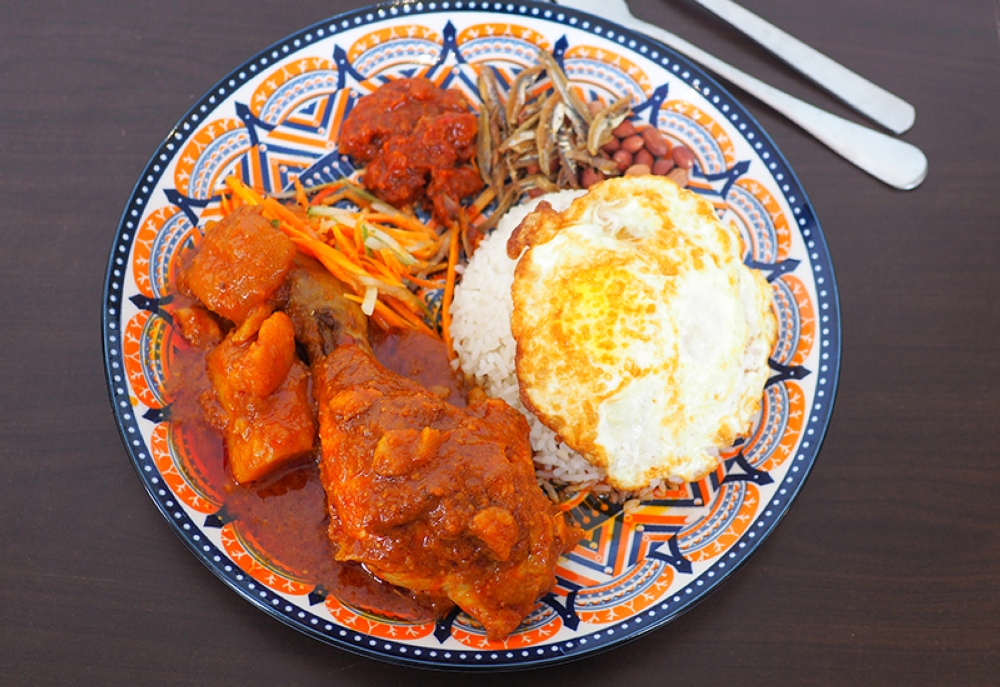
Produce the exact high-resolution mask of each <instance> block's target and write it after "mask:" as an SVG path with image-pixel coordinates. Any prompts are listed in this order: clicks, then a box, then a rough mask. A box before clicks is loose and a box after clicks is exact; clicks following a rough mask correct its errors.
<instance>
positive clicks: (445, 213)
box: [339, 78, 483, 220]
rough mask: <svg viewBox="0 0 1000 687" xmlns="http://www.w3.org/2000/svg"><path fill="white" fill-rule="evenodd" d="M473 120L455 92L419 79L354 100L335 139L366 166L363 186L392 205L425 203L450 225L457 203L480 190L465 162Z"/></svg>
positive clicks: (472, 135) (470, 150)
mask: <svg viewBox="0 0 1000 687" xmlns="http://www.w3.org/2000/svg"><path fill="white" fill-rule="evenodd" d="M476 132H477V122H476V115H475V114H473V113H472V112H470V111H469V104H468V102H467V101H466V99H465V96H463V95H462V94H461V93H460V92H459V91H454V90H442V89H440V88H438V87H437V86H435V85H434V83H433V82H431V81H429V80H428V79H424V78H415V79H399V80H398V81H392V82H390V83H387V84H385V85H384V86H382V87H381V88H379V89H378V90H376V91H375V92H374V93H371V94H370V95H366V96H365V97H363V98H361V99H360V100H358V102H357V104H356V105H355V106H354V109H353V110H352V111H351V113H350V114H349V115H348V117H347V120H346V121H345V122H344V125H343V128H342V129H341V132H340V142H339V150H340V152H341V153H345V154H347V155H350V156H352V157H353V158H354V159H355V160H356V161H357V162H360V163H362V164H366V163H367V165H368V167H367V169H366V170H365V174H364V179H363V180H364V185H365V187H366V188H367V189H368V190H369V191H371V192H372V193H374V194H375V195H376V196H378V197H379V198H381V199H382V200H384V201H386V202H387V203H389V204H391V205H395V206H400V207H401V206H404V205H411V204H414V203H416V202H418V201H421V200H424V199H426V200H427V201H429V203H430V205H431V206H432V207H433V211H434V215H435V216H436V217H438V218H439V219H442V220H449V219H453V218H454V217H455V216H456V214H457V212H458V208H459V201H460V200H461V199H462V198H464V197H465V196H468V195H470V194H472V193H476V192H477V191H479V190H481V189H482V188H483V181H482V179H481V178H480V176H479V172H478V171H477V170H476V169H475V167H473V166H472V164H471V163H470V160H471V159H472V157H473V156H474V155H475V150H476Z"/></svg>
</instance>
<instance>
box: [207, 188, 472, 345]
mask: <svg viewBox="0 0 1000 687" xmlns="http://www.w3.org/2000/svg"><path fill="white" fill-rule="evenodd" d="M225 185H226V190H225V191H224V192H223V193H222V209H223V211H225V212H226V213H229V212H232V211H233V210H234V209H235V208H237V207H238V206H240V205H255V206H256V205H259V206H261V209H262V211H263V214H264V217H266V218H267V219H268V220H270V221H271V223H272V224H274V226H275V227H277V228H278V229H280V230H281V231H283V232H284V233H285V234H286V235H287V236H288V237H289V238H290V239H291V240H292V241H293V242H294V243H295V245H296V246H297V247H298V249H299V250H300V251H301V252H302V253H304V254H306V255H309V256H311V257H313V258H315V259H316V260H318V261H319V262H320V263H322V264H323V266H324V267H326V269H328V270H329V271H330V273H331V274H333V275H334V276H335V277H337V278H338V279H339V280H340V281H342V282H344V284H346V285H347V286H348V287H349V288H350V289H351V293H348V294H346V297H347V298H349V299H351V300H354V301H356V302H357V303H360V304H361V309H362V311H363V312H364V313H365V314H366V315H368V316H369V317H371V318H372V320H373V321H374V322H375V323H376V324H377V325H378V326H380V327H381V328H383V329H385V330H392V329H397V330H398V329H404V330H405V329H416V330H419V331H422V332H424V333H426V334H430V335H433V336H443V338H444V339H445V342H446V343H447V347H448V354H449V356H452V355H454V353H453V349H452V346H451V341H450V338H449V336H448V329H449V324H450V319H451V318H450V315H449V307H450V304H451V299H452V295H453V294H454V289H455V281H456V277H457V269H456V268H457V266H458V255H459V242H460V238H462V237H460V235H465V234H467V232H468V224H467V221H466V219H465V215H464V213H461V214H460V216H459V219H458V221H457V222H455V223H453V224H451V225H450V226H448V227H446V228H444V229H443V231H441V232H440V233H439V231H438V230H437V229H436V228H435V227H434V226H432V225H428V224H424V223H423V222H421V221H420V219H419V218H418V217H417V216H416V215H414V214H411V213H408V212H404V211H402V210H398V209H396V208H394V207H392V206H391V205H388V204H387V203H385V202H383V201H381V200H379V199H378V198H376V197H375V196H373V195H372V194H371V193H369V192H368V191H366V190H365V189H364V188H362V187H361V186H359V185H357V184H355V183H353V182H351V181H349V180H347V179H341V180H338V181H336V182H333V183H330V184H324V185H321V186H316V187H312V188H310V189H308V190H307V189H305V188H304V187H303V186H302V184H301V183H300V182H299V181H298V180H296V181H295V189H296V192H295V194H294V200H295V203H294V205H285V204H283V203H281V202H279V200H278V199H277V198H275V197H274V196H270V195H267V194H264V193H261V192H259V191H256V190H254V189H252V188H250V187H249V186H247V185H246V184H244V183H243V182H242V181H240V180H239V179H237V178H236V177H234V176H229V177H227V178H226V180H225ZM345 200H346V201H350V202H351V203H352V204H353V205H355V206H356V207H357V208H358V209H357V210H353V209H347V208H343V207H337V203H340V202H341V201H345ZM418 288H425V289H443V290H444V294H443V297H442V302H441V330H442V331H441V332H440V333H439V332H438V331H437V330H436V328H435V327H434V326H433V325H431V324H428V322H430V321H432V318H431V313H430V312H429V310H428V307H427V305H426V304H425V303H424V301H423V300H421V299H420V298H419V297H418V296H417V294H416V293H414V289H418Z"/></svg>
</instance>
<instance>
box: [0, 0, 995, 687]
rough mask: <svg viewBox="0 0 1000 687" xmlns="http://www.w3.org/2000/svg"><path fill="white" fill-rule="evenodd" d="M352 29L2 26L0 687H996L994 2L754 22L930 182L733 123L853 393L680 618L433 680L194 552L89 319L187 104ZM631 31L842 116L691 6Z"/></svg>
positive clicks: (109, 14) (645, 6)
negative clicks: (876, 173)
mask: <svg viewBox="0 0 1000 687" xmlns="http://www.w3.org/2000/svg"><path fill="white" fill-rule="evenodd" d="M360 4H361V3H360V2H353V1H351V0H334V1H333V2H314V1H312V0H304V1H301V2H298V3H294V4H288V3H253V2H251V3H246V2H235V1H233V0H225V1H209V2H204V1H202V2H196V1H194V0H178V1H175V2H169V3H163V2H150V1H146V2H124V1H118V2H87V3H70V2H54V1H46V2H28V1H26V0H23V1H20V2H17V1H12V0H7V1H6V2H0V16H2V17H3V19H2V20H0V205H2V213H0V466H2V467H0V684H4V685H57V684H101V685H141V684H155V685H207V684H210V685H215V686H222V685H252V684H269V683H272V684H281V685H329V684H345V685H395V684H407V685H412V686H414V687H416V686H418V685H430V684H434V685H442V684H445V685H453V684H454V685H458V684H472V683H473V682H475V683H476V684H481V685H500V684H507V683H509V682H510V681H512V680H517V681H518V683H519V684H523V685H526V686H530V685H542V684H545V685H552V684H569V683H577V684H588V685H592V684H601V685H603V684H612V683H615V684H626V683H627V684H630V685H635V686H637V687H638V686H644V685H663V684H668V683H669V684H678V685H680V684H692V685H701V684H714V685H719V684H731V685H742V686H747V685H797V686H798V685H859V684H879V685H896V684H899V685H944V684H947V685H995V684H997V683H1000V516H998V515H997V512H998V507H1000V450H998V448H997V447H998V446H1000V344H998V342H1000V270H998V265H997V258H998V256H1000V193H998V192H997V185H998V181H1000V135H998V134H997V130H996V126H997V124H996V122H997V112H998V111H1000V41H998V36H997V20H996V11H995V3H994V2H988V1H987V0H978V1H976V0H960V1H955V2H941V1H940V0H836V1H834V0H822V1H821V0H744V4H745V5H746V6H747V7H748V8H750V9H752V10H754V11H755V12H757V13H759V14H760V15H762V16H764V17H766V18H768V19H770V20H771V21H773V22H774V23H776V24H778V25H779V26H781V27H782V28H784V29H785V30H787V31H789V32H791V33H793V34H795V35H796V36H798V37H799V38H801V39H803V40H805V41H806V42H808V43H810V44H812V45H814V46H815V47H817V48H819V49H821V50H823V51H825V52H827V53H828V54H829V55H830V56H832V57H834V58H835V59H837V60H839V61H841V62H843V63H845V64H847V65H848V66H850V67H852V68H854V69H856V70H857V71H859V72H861V73H863V74H865V75H866V76H868V77H869V78H871V79H872V80H874V81H875V82H877V83H879V84H881V85H883V86H885V87H887V88H888V89H890V90H892V91H893V92H895V93H897V94H898V95H900V96H902V97H904V98H906V99H908V100H909V101H910V102H912V103H913V104H914V105H915V106H916V108H917V123H916V125H915V126H914V128H913V129H912V130H911V131H910V132H908V133H907V134H906V135H905V136H904V138H905V139H906V140H908V141H910V142H912V143H914V144H916V145H918V146H920V147H921V148H923V150H924V151H925V152H926V154H927V156H928V158H929V159H930V175H929V177H928V180H927V181H926V182H925V183H924V185H923V186H921V187H920V188H919V189H917V190H915V191H912V192H908V193H902V192H896V191H893V190H891V189H889V188H887V187H885V186H883V185H881V184H880V183H879V182H877V181H875V180H873V179H870V178H868V177H867V176H865V175H864V174H863V173H861V172H859V171H857V170H856V169H854V168H853V167H851V166H849V165H848V164H846V163H844V162H843V161H842V160H841V159H840V158H838V157H837V156H836V155H835V154H833V153H831V152H830V151H828V150H827V149H826V148H824V147H823V146H821V145H820V144H818V143H816V142H815V141H813V140H812V139H810V138H809V137H808V136H807V135H806V134H803V133H802V132H800V131H799V130H798V129H796V128H795V127H794V126H792V125H790V124H788V123H787V122H786V121H784V120H783V119H781V118H780V117H779V116H778V115H775V114H774V113H772V112H770V111H769V110H767V109H766V108H764V107H763V106H760V105H759V104H757V103H756V102H754V101H753V100H751V99H749V98H742V99H743V100H744V102H745V103H746V104H747V106H748V108H749V109H750V110H751V111H752V113H753V114H754V115H755V116H756V117H757V118H758V119H759V121H760V122H761V124H762V125H763V126H764V128H765V129H766V130H767V131H768V132H769V133H770V135H771V136H772V138H773V139H774V140H775V142H776V143H777V144H778V146H779V147H780V148H781V150H782V151H783V153H784V154H785V156H786V157H787V158H788V160H789V162H790V163H791V165H792V167H793V168H794V169H795V171H796V172H797V174H798V175H799V177H800V179H801V181H802V183H803V185H804V187H805V188H806V189H807V190H808V192H809V195H810V198H811V200H812V202H813V205H814V207H815V210H816V213H817V216H818V217H819V220H820V222H821V224H822V226H823V229H824V232H825V234H826V238H827V241H828V243H829V245H830V251H831V254H832V256H833V260H834V265H835V268H836V271H837V280H838V284H839V289H840V297H841V306H842V311H843V332H844V350H843V371H842V375H841V379H840V387H839V391H838V397H837V404H836V410H835V412H834V417H833V421H832V424H831V427H830V431H829V434H828V437H827V440H826V443H825V445H824V446H823V449H822V451H821V453H820V456H819V459H818V460H817V463H816V467H815V468H814V471H813V473H812V475H811V477H810V479H809V480H808V482H807V483H806V485H805V487H804V488H803V490H802V492H801V494H800V496H799V498H798V500H797V501H796V503H795V504H794V506H793V507H792V508H791V510H790V512H789V514H788V515H787V516H786V518H785V519H784V521H783V522H782V523H781V525H780V526H779V527H778V528H777V529H776V530H775V532H774V534H773V535H772V536H771V537H770V538H769V539H768V540H767V541H766V542H765V543H764V544H763V545H762V546H761V547H760V549H759V551H758V552H757V553H756V554H755V555H754V556H753V557H752V558H751V560H750V561H749V562H748V563H747V564H746V565H745V566H744V567H743V568H742V569H741V570H740V571H739V572H738V573H737V574H735V575H734V576H733V577H732V579H730V580H729V581H728V582H727V583H726V584H724V585H723V586H722V587H721V588H720V589H719V590H718V591H717V592H716V593H715V594H713V595H712V596H711V597H710V598H709V599H708V600H706V601H705V602H703V603H702V604H700V605H698V606H697V607H695V608H694V609H693V610H692V611H691V612H690V613H688V614H686V615H685V616H683V617H682V618H680V619H679V620H677V621H676V622H674V623H671V624H670V625H668V626H666V627H664V628H661V629H659V630H657V631H655V632H653V633H651V634H650V635H648V636H645V637H643V638H641V639H639V640H637V641H634V642H632V643H630V644H627V645H625V646H622V647H620V648H618V649H615V650H613V651H611V652H609V653H606V654H603V655H601V656H596V657H592V658H588V659H584V660H581V661H578V662H576V663H571V664H568V665H564V666H561V667H558V668H551V669H545V670H538V671H533V672H530V673H523V674H519V675H517V676H510V675H506V676H505V675H499V674H498V675H488V676H478V677H470V676H462V675H457V674H442V673H431V672H426V671H420V670H414V669H406V668H399V667H393V666H388V665H385V664H382V663H378V662H375V661H371V660H368V659H364V658H359V657H356V656H353V655H351V654H349V653H346V652H344V651H341V650H338V649H336V648H333V647H329V646H326V645H324V644H321V643H319V642H317V641H315V640H312V639H309V638H307V637H305V636H302V635H300V634H299V633H297V632H295V631H294V630H291V629H289V628H287V627H285V626H284V625H282V624H280V623H278V622H277V621H274V620H272V619H271V618H270V617H268V616H266V615H265V614H264V613H261V612H260V611H258V610H256V609H255V608H253V607H252V606H251V605H250V604H248V603H246V602H245V601H243V600H242V599H241V598H240V597H238V596H237V595H236V594H234V593H233V592H231V591H230V590H229V589H227V588H226V587H225V585H223V584H222V583H221V582H219V581H218V580H217V579H215V577H214V576H213V575H212V574H211V573H209V572H208V571H207V570H206V569H205V568H204V567H203V566H202V565H201V564H200V563H199V562H198V561H197V560H196V559H195V558H194V557H193V556H192V555H191V554H190V553H188V551H187V550H186V549H185V547H184V545H183V544H182V543H181V542H180V541H179V540H178V538H177V537H175V536H174V535H173V534H172V532H171V531H170V529H169V527H168V525H167V524H166V523H165V522H164V520H163V518H162V517H161V516H160V514H159V513H158V512H157V510H156V508H155V507H154V505H153V504H152V503H151V501H150V500H149V498H148V497H147V496H146V494H145V493H144V491H143V489H142V487H141V485H140V483H139V481H138V480H137V479H136V477H135V475H134V473H133V468H132V467H131V466H130V463H129V460H128V458H127V457H126V454H125V452H124V450H123V447H122V444H121V441H120V439H119V437H118V433H117V430H116V428H115V423H114V420H113V418H112V415H111V412H110V408H109V404H108V398H107V390H106V387H105V384H104V377H103V367H102V353H101V339H100V330H99V318H100V301H101V289H102V280H103V275H104V269H105V265H106V261H107V257H108V251H109V249H110V247H111V241H112V238H113V235H114V232H115V227H116V226H117V223H118V219H119V217H120V214H121V212H122V209H123V207H124V205H125V202H126V200H127V198H128V196H129V193H130V192H131V189H132V186H133V184H134V183H135V181H136V179H137V178H138V175H139V174H140V172H141V171H142V169H143V167H144V165H145V164H146V162H147V160H148V158H149V156H150V155H151V154H152V152H153V151H154V150H155V148H156V147H157V145H158V144H159V143H160V141H161V140H162V139H163V138H164V136H165V135H166V133H167V132H168V131H169V130H170V128H171V127H172V126H173V124H174V123H175V122H176V121H177V120H178V119H180V117H181V116H182V115H183V114H184V113H185V112H186V111H187V109H188V108H189V107H190V106H191V104H192V103H193V102H194V101H195V99H196V98H198V97H199V96H200V95H201V94H202V93H204V92H205V91H206V90H207V89H208V88H210V87H211V86H212V85H213V84H214V83H215V82H216V80H218V79H219V78H220V77H221V76H223V75H224V74H226V73H227V72H228V71H229V70H230V69H232V68H233V67H234V66H236V65H238V64H239V63H241V62H242V61H244V60H246V59H248V58H249V57H251V56H252V55H254V54H255V53H256V52H258V51H259V50H261V49H263V48H264V47H266V46H267V45H269V44H271V43H272V42H274V41H277V40H279V39H280V38H282V37H283V36H285V35H287V34H289V33H291V32H293V31H295V30H297V29H299V28H302V27H304V26H306V25H308V24H311V23H313V22H316V21H319V20H321V19H323V18H325V17H327V16H330V15H333V14H336V13H337V12H339V11H343V10H347V9H351V8H353V7H357V6H359V5H360ZM634 11H635V13H636V14H637V15H638V16H640V17H642V18H644V19H647V20H650V21H654V22H657V23H660V24H661V25H663V26H665V27H667V28H669V29H670V30H672V31H674V32H676V33H678V34H680V35H682V36H684V37H686V38H688V39H689V40H691V41H693V42H695V43H696V44H698V45H700V46H701V47H704V48H706V49H708V50H710V51H712V52H714V53H715V54H717V55H718V56H719V57H722V58H723V59H726V60H728V61H730V62H732V63H734V64H737V65H740V66H741V67H743V68H745V69H746V70H747V71H749V72H751V73H753V74H755V75H758V76H760V77H763V78H765V79H766V80H768V81H770V82H771V83H773V84H775V85H777V86H778V87H781V88H783V89H785V90H788V91H790V92H792V93H793V94H796V95H798V96H800V97H803V98H805V99H807V100H810V101H811V102H814V103H816V104H818V105H820V106H823V107H826V108H828V109H830V110H832V111H834V112H837V113H839V114H842V115H845V116H848V117H849V118H852V119H855V120H857V117H855V116H854V115H853V114H852V113H850V111H849V110H847V108H845V107H843V106H841V105H840V104H839V103H838V102H836V101H835V100H834V99H832V98H831V97H829V96H827V95H826V94H825V93H824V92H822V91H820V90H818V89H817V88H816V87H814V86H812V85H810V84H808V83H807V82H805V81H804V80H802V79H801V78H800V77H798V76H797V75H796V74H795V73H794V72H793V71H792V70H791V69H789V68H788V67H786V66H785V65H783V64H781V63H779V62H777V61H776V60H774V59H773V58H771V57H770V56H769V55H768V54H767V53H765V52H764V51H763V50H761V49H760V48H758V47H756V46H755V45H754V44H752V43H750V42H749V41H748V40H747V39H745V38H743V37H742V36H741V35H740V34H739V33H737V32H735V31H734V30H732V29H731V28H729V27H728V26H726V25H725V24H723V23H722V22H721V21H719V20H717V19H715V18H714V17H712V16H711V15H709V14H708V13H707V12H705V11H703V10H701V9H699V8H698V7H697V6H695V5H694V4H693V3H688V2H685V0H648V1H646V2H641V3H640V2H635V3H634ZM737 95H738V96H739V94H737Z"/></svg>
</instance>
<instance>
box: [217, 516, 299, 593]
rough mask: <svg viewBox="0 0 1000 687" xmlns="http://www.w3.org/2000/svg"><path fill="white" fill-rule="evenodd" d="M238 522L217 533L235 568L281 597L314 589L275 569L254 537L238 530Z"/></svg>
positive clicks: (287, 573)
mask: <svg viewBox="0 0 1000 687" xmlns="http://www.w3.org/2000/svg"><path fill="white" fill-rule="evenodd" d="M239 524H240V523H239V521H236V522H230V523H226V524H225V525H223V527H222V530H221V532H220V536H221V537H222V548H223V550H225V552H226V554H227V555H228V556H229V557H230V558H231V559H232V560H233V562H234V563H236V565H238V566H240V568H241V569H242V570H243V572H245V573H246V574H247V575H249V576H250V577H252V578H253V579H255V580H257V581H258V582H260V583H261V584H262V585H264V586H266V587H268V588H269V589H273V590H274V591H276V592H281V593H282V594H291V595H297V596H304V595H306V594H308V593H309V592H311V591H312V590H313V589H315V588H316V585H315V584H312V583H310V582H306V581H304V580H300V579H297V578H295V577H294V576H292V575H291V574H290V573H289V572H288V571H287V570H282V569H280V568H278V567H277V566H276V565H275V563H274V562H273V561H271V560H270V559H268V558H267V556H266V554H263V553H261V552H260V547H259V546H258V545H257V542H256V541H254V539H253V537H252V536H251V535H249V534H248V533H245V532H243V531H242V530H241V529H240V526H239Z"/></svg>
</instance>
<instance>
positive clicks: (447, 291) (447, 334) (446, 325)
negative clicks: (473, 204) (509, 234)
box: [441, 213, 462, 360]
mask: <svg viewBox="0 0 1000 687" xmlns="http://www.w3.org/2000/svg"><path fill="white" fill-rule="evenodd" d="M461 221H462V215H461V213H460V214H459V222H461ZM449 231H450V232H451V235H450V236H449V238H448V274H447V277H446V279H445V283H444V295H443V296H442V298H441V334H442V336H443V337H444V345H445V348H446V349H447V350H448V360H454V359H455V348H454V346H452V341H451V299H452V297H453V296H454V295H455V276H456V272H455V266H456V265H457V264H458V232H459V226H458V224H452V225H451V228H450V229H449Z"/></svg>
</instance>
